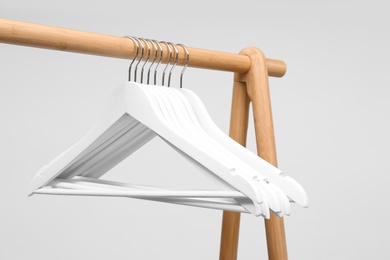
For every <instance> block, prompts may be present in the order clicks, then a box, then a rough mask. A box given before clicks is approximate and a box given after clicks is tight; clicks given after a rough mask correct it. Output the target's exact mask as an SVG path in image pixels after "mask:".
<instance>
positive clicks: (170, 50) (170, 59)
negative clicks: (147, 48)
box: [160, 41, 172, 86]
mask: <svg viewBox="0 0 390 260" xmlns="http://www.w3.org/2000/svg"><path fill="white" fill-rule="evenodd" d="M160 43H163V44H165V45H166V46H167V48H168V50H169V60H168V62H167V66H165V68H164V71H163V76H162V85H163V86H164V81H165V80H164V79H165V72H166V70H167V68H168V66H169V64H171V61H172V48H171V47H170V46H169V44H168V43H167V42H164V41H161V42H160Z"/></svg>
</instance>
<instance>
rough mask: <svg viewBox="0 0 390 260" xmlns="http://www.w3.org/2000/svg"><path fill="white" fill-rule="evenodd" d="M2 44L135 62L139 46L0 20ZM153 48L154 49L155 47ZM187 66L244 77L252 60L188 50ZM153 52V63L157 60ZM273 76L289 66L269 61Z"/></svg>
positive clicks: (181, 61) (117, 39) (112, 38)
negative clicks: (240, 74)
mask: <svg viewBox="0 0 390 260" xmlns="http://www.w3.org/2000/svg"><path fill="white" fill-rule="evenodd" d="M0 42H2V43H7V44H15V45H23V46H30V47H37V48H45V49H53V50H60V51H68V52H76V53H84V54H91V55H98V56H106V57H113V58H123V59H132V58H133V57H134V56H135V54H136V46H135V44H134V42H133V41H132V40H131V39H128V38H125V37H118V36H111V35H105V34H98V33H92V32H84V31H78V30H72V29H65V28H59V27H53V26H47V25H40V24H34V23H27V22H21V21H15V20H9V19H0ZM162 45H163V46H162V47H163V49H164V57H163V63H167V61H168V56H169V52H168V50H167V47H166V46H165V45H164V44H162ZM152 48H153V46H152ZM178 49H179V62H178V64H179V65H183V64H185V58H186V54H185V52H184V49H183V48H181V47H178ZM188 50H189V52H190V61H189V64H188V66H190V67H195V68H203V69H212V70H222V71H231V72H239V73H245V72H247V71H248V70H249V68H250V65H251V64H250V59H249V58H248V57H247V56H245V55H240V54H232V53H226V52H219V51H212V50H204V49H198V48H191V47H188ZM153 55H154V52H153V51H152V52H151V59H152V58H153V57H154V56H153ZM266 64H267V69H268V73H269V75H270V76H274V77H282V76H283V75H284V74H285V73H286V64H285V63H284V62H283V61H281V60H273V59H267V60H266Z"/></svg>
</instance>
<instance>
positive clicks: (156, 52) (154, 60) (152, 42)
mask: <svg viewBox="0 0 390 260" xmlns="http://www.w3.org/2000/svg"><path fill="white" fill-rule="evenodd" d="M146 41H148V42H150V43H151V44H153V47H154V50H155V53H154V59H153V61H152V63H151V64H150V66H149V69H148V77H147V79H148V80H147V81H146V84H149V79H150V69H151V68H152V66H153V64H154V63H155V62H156V60H157V54H158V50H157V45H156V44H155V43H154V41H153V40H150V39H146Z"/></svg>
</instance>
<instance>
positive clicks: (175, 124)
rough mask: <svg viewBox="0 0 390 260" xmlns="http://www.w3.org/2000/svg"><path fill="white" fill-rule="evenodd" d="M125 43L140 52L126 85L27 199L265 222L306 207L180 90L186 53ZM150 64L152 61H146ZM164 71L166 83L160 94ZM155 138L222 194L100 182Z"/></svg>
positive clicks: (296, 191) (301, 196)
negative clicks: (176, 80) (141, 202)
mask: <svg viewBox="0 0 390 260" xmlns="http://www.w3.org/2000/svg"><path fill="white" fill-rule="evenodd" d="M128 38H129V39H131V40H132V41H133V42H134V43H135V45H136V48H137V51H136V55H135V57H134V59H133V60H132V62H131V63H130V66H129V82H128V83H126V84H125V85H124V86H123V87H121V88H118V89H116V90H115V91H114V93H113V94H112V96H111V97H110V99H109V101H108V104H107V106H106V108H105V109H104V110H103V112H102V114H101V117H100V119H99V121H98V122H97V123H96V124H95V126H94V127H93V128H92V129H91V130H90V131H89V132H88V133H87V134H86V135H85V136H84V137H83V138H82V139H81V140H80V141H79V142H77V143H76V144H74V145H73V146H72V147H70V148H69V149H68V150H66V151H65V152H63V153H62V154H60V155H59V156H57V157H56V158H55V159H54V160H52V161H51V162H50V163H49V164H47V165H46V166H44V167H43V168H41V169H40V170H39V171H38V173H37V174H36V176H35V177H34V179H33V181H32V185H31V194H57V195H85V196H110V197H129V198H137V199H145V200H152V201H160V202H168V203H174V204H180V205H188V206H197V207H205V208H212V209H220V210H228V211H237V212H243V213H251V214H253V215H255V216H263V217H265V218H269V217H270V212H273V213H275V214H276V215H278V216H280V217H281V216H284V215H289V214H290V212H291V206H290V203H291V202H295V203H297V204H299V205H301V206H304V207H307V206H308V197H307V194H306V192H305V191H304V189H303V188H302V186H301V185H300V184H299V183H298V182H296V181H295V180H294V179H293V178H291V177H289V176H286V175H285V174H284V173H283V172H282V171H280V170H279V169H278V168H276V167H274V166H273V165H271V164H270V163H268V162H266V161H265V160H263V159H261V158H260V157H258V156H257V155H255V154H253V153H252V152H250V151H249V150H247V149H246V148H245V147H243V146H241V145H239V144H238V143H236V142H235V141H234V140H233V139H231V138H230V137H229V136H227V135H226V134H225V133H223V132H222V131H221V130H220V129H219V128H218V127H217V125H216V124H215V123H214V122H213V120H212V119H211V117H210V116H209V114H208V112H207V110H206V108H205V106H204V105H203V103H202V101H201V100H200V98H199V97H198V96H197V95H196V94H195V93H194V92H192V91H190V90H188V89H184V88H182V86H183V85H182V84H183V73H184V71H185V69H186V67H187V64H188V62H189V59H190V54H189V52H188V49H187V48H186V47H185V46H184V45H182V44H173V43H170V42H158V41H156V40H147V39H139V38H136V37H131V36H128ZM162 44H164V45H166V47H167V49H168V51H169V61H168V63H167V65H166V66H165V68H164V70H163V72H162V84H161V86H159V85H157V74H158V69H157V68H158V67H159V65H160V64H161V62H162V57H163V48H162ZM151 46H153V49H152V48H151ZM178 47H181V48H183V49H184V51H185V53H186V59H185V60H186V64H185V65H184V66H183V70H182V72H181V74H180V88H179V89H176V88H172V87H170V83H171V75H172V71H173V69H174V68H175V66H176V65H177V63H178V53H179V52H178ZM151 51H154V52H155V53H154V55H151ZM145 55H146V56H145ZM151 56H153V57H154V58H153V60H149V59H150V57H151ZM142 60H144V63H143V65H142V67H141V71H140V77H139V81H140V82H139V83H137V75H138V74H139V73H138V67H139V65H140V63H141V61H142ZM172 60H174V61H172ZM135 62H137V63H136V66H135V68H134V74H133V78H134V80H132V77H131V76H132V70H133V69H132V66H133V65H134V63H135ZM148 62H149V63H150V65H149V68H148V71H147V73H146V74H147V76H146V84H143V80H144V73H145V66H146V64H147V63H148ZM154 65H155V68H154V71H153V70H152V69H151V68H152V67H153V66H154ZM169 66H171V69H170V70H169V73H168V83H167V87H164V84H165V78H166V73H167V71H168V68H169ZM151 73H152V75H153V84H151V81H150V78H151V77H150V75H151ZM156 136H158V137H160V138H161V139H162V140H163V141H165V142H166V143H167V144H168V145H169V146H171V147H172V148H173V149H174V150H176V151H177V152H178V153H179V154H180V155H182V156H183V157H184V158H185V159H186V160H188V161H189V162H190V163H191V164H192V165H194V166H195V167H196V168H198V169H199V171H200V172H202V173H203V174H205V175H206V176H208V177H210V178H211V179H212V180H214V181H215V182H216V183H217V184H219V186H220V187H221V188H220V190H187V189H168V188H165V187H153V186H145V185H136V184H127V183H121V182H114V181H108V180H103V179H100V178H101V177H102V176H103V175H104V174H106V173H107V172H108V171H109V170H110V169H112V168H113V167H114V166H115V165H117V164H118V163H120V162H121V161H122V160H124V159H125V158H127V157H128V156H130V155H131V154H132V153H134V152H135V151H137V150H138V149H139V148H141V147H142V146H143V145H144V144H146V143H147V142H149V141H150V140H152V139H153V138H155V137H156ZM173 167H174V166H173ZM139 170H141V169H139ZM145 174H146V173H145Z"/></svg>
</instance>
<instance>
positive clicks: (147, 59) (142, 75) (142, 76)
mask: <svg viewBox="0 0 390 260" xmlns="http://www.w3.org/2000/svg"><path fill="white" fill-rule="evenodd" d="M139 40H141V41H143V42H144V43H145V45H146V46H147V47H148V56H147V58H146V60H145V62H144V65H142V69H141V83H143V80H144V69H145V65H146V63H148V61H149V59H150V44H149V42H148V41H147V40H145V39H143V38H139Z"/></svg>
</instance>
